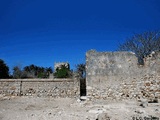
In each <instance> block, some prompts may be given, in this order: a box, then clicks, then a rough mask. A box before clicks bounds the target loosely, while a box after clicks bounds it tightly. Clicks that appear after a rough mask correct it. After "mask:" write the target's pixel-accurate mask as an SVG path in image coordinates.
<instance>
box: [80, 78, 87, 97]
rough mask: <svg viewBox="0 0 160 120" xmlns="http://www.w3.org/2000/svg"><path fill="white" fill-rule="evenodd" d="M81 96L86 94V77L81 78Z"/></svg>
mask: <svg viewBox="0 0 160 120" xmlns="http://www.w3.org/2000/svg"><path fill="white" fill-rule="evenodd" d="M80 96H86V79H85V78H84V79H80Z"/></svg>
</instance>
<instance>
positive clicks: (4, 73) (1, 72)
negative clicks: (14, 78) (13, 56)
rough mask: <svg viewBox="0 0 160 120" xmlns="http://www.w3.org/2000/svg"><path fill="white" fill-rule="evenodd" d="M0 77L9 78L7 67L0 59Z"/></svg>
mask: <svg viewBox="0 0 160 120" xmlns="http://www.w3.org/2000/svg"><path fill="white" fill-rule="evenodd" d="M0 78H1V79H2V78H9V67H8V66H7V65H6V64H5V63H4V61H3V60H2V59H0Z"/></svg>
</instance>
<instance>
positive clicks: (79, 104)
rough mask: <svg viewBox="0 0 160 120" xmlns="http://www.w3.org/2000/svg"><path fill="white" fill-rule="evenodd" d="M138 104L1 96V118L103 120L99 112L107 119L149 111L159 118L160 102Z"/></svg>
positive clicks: (121, 119)
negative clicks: (145, 104)
mask: <svg viewBox="0 0 160 120" xmlns="http://www.w3.org/2000/svg"><path fill="white" fill-rule="evenodd" d="M139 104H140V103H138V102H136V101H129V100H125V101H121V102H116V101H106V100H95V101H89V100H86V101H80V100H79V99H78V98H56V99H55V98H36V97H0V120H100V119H101V120H102V118H100V117H99V116H100V115H101V114H102V113H106V114H107V116H108V119H106V120H136V119H137V120H141V119H146V118H147V117H149V116H150V115H152V116H153V117H158V118H160V103H149V104H148V106H146V107H144V108H143V107H141V106H139ZM98 118H99V119H98ZM150 120H151V119H150Z"/></svg>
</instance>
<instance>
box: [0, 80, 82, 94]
mask: <svg viewBox="0 0 160 120" xmlns="http://www.w3.org/2000/svg"><path fill="white" fill-rule="evenodd" d="M79 89H80V88H79V82H78V80H75V79H74V80H73V79H54V80H53V79H52V80H50V79H0V94H1V95H3V96H10V95H13V96H22V95H23V96H37V97H76V96H79V94H80V93H79V91H80V90H79Z"/></svg>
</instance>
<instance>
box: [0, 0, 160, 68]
mask: <svg viewBox="0 0 160 120" xmlns="http://www.w3.org/2000/svg"><path fill="white" fill-rule="evenodd" d="M149 30H160V0H1V1H0V58H1V59H3V60H4V61H5V62H6V64H7V65H8V66H9V67H10V69H12V68H13V66H15V65H21V66H22V67H23V66H26V65H30V64H35V65H38V66H43V67H49V66H52V67H53V64H54V62H65V61H68V62H69V63H70V65H71V68H72V69H74V67H75V65H76V64H78V63H82V62H85V53H86V52H87V51H88V50H90V49H96V50H97V51H115V50H116V49H117V45H118V44H119V42H123V41H124V40H125V39H126V38H128V37H130V36H132V35H133V33H140V32H143V31H149Z"/></svg>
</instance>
